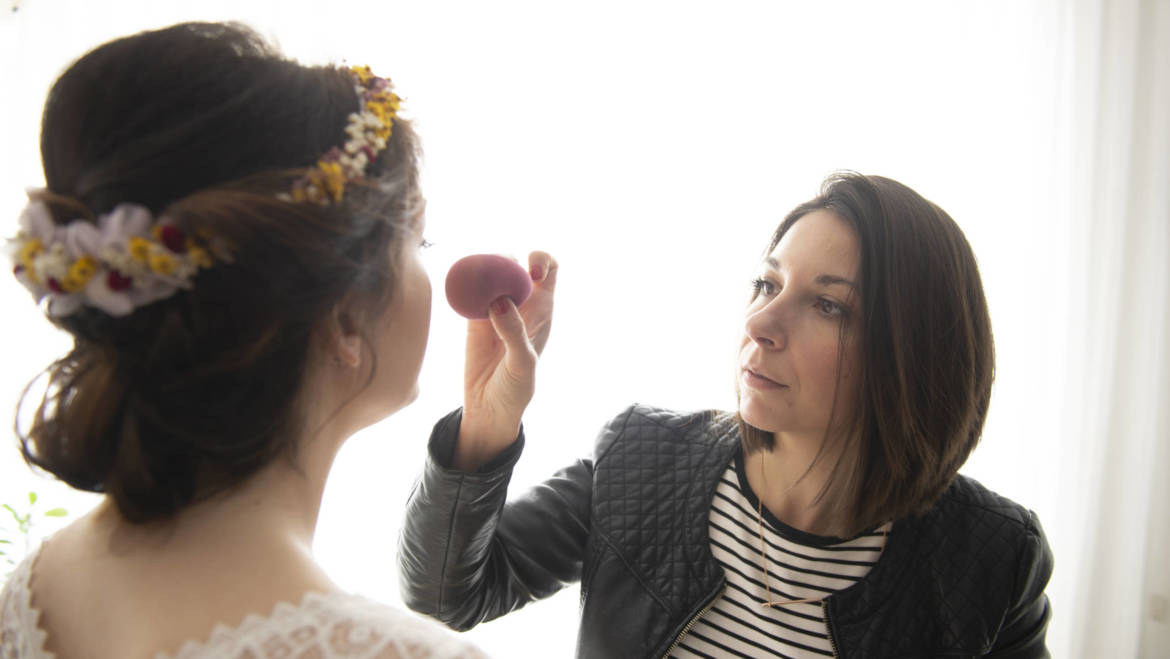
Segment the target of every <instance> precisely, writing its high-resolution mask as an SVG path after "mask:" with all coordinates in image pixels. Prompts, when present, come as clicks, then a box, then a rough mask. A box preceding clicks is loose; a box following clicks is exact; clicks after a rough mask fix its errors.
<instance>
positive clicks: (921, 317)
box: [739, 172, 995, 537]
mask: <svg viewBox="0 0 1170 659" xmlns="http://www.w3.org/2000/svg"><path fill="white" fill-rule="evenodd" d="M816 210H825V211H829V212H831V213H833V214H834V215H835V216H837V217H838V218H840V219H841V220H843V221H844V222H845V223H846V224H848V225H849V226H850V227H851V228H852V229H853V231H854V232H855V234H856V236H857V240H858V244H859V246H860V251H861V254H860V264H859V273H858V278H859V281H858V282H857V292H856V293H854V295H856V299H857V300H858V303H859V308H860V310H861V313H860V314H858V317H857V318H856V319H853V320H851V321H849V322H855V323H857V325H856V326H855V327H853V328H848V327H847V326H846V325H844V324H843V325H842V328H841V337H842V341H841V344H840V345H841V352H840V353H839V354H838V364H840V363H841V361H840V360H841V359H843V358H844V347H845V345H846V340H849V337H852V340H854V341H857V342H859V343H858V348H859V352H860V362H861V364H860V373H859V381H860V386H859V387H858V395H857V402H856V404H855V405H854V407H853V414H852V415H851V417H852V418H839V417H840V415H838V414H837V413H836V408H837V404H836V402H835V403H834V414H833V415H832V416H833V417H834V419H835V420H834V422H833V423H832V424H831V425H833V426H834V427H843V428H847V429H848V431H847V432H845V433H843V434H842V435H841V439H840V441H841V442H842V445H841V446H840V448H841V449H842V450H841V451H840V453H839V457H838V459H837V461H836V464H835V465H834V466H833V469H832V471H831V474H830V476H829V481H828V483H826V485H825V486H824V488H823V489H822V490H821V492H820V496H819V497H818V500H822V499H823V500H824V501H825V503H826V505H827V506H828V507H829V510H830V511H832V512H834V513H836V514H835V515H834V517H836V518H837V519H841V520H847V521H845V522H843V523H842V525H841V526H840V528H836V529H833V531H834V532H835V533H837V534H840V535H842V536H845V537H849V536H853V535H856V534H858V533H861V532H863V531H865V530H867V529H872V528H875V527H876V526H878V525H880V524H882V523H884V522H887V521H890V520H896V519H900V518H902V517H905V516H907V515H914V514H921V513H923V512H925V511H926V510H927V509H928V508H929V507H930V506H931V504H933V503H934V501H935V500H937V499H938V497H939V496H940V495H941V494H942V492H943V491H944V490H945V489H946V488H947V486H948V485H949V484H950V483H951V481H952V480H953V479H954V477H955V475H956V474H957V473H958V470H959V467H961V466H962V465H963V463H964V462H966V460H967V457H968V456H969V455H970V453H971V451H972V450H973V449H974V448H975V445H976V444H977V443H978V441H979V437H980V434H981V433H982V431H983V422H984V419H985V418H986V416H987V408H988V404H989V402H990V399H991V383H992V380H993V379H994V374H995V347H994V343H993V341H992V335H991V318H990V315H989V314H988V310H987V301H986V299H985V298H984V294H983V284H982V282H981V280H980V277H979V268H978V265H977V264H976V261H975V255H974V253H973V252H972V251H971V246H970V245H969V244H968V243H967V239H966V238H965V237H964V236H963V232H962V230H961V229H960V228H959V226H958V225H957V224H956V223H955V221H954V220H953V219H951V217H950V216H949V215H947V213H946V212H945V211H943V210H942V209H941V208H939V207H938V206H937V205H935V204H933V203H931V202H930V201H927V200H926V199H924V198H923V197H922V196H920V195H919V194H918V193H916V192H915V191H914V190H911V189H910V188H908V187H906V186H905V185H902V184H901V183H899V182H897V181H894V180H891V179H888V178H883V177H881V176H865V175H861V174H856V173H852V172H846V173H839V174H835V175H833V176H830V177H829V178H828V179H826V180H825V182H824V184H823V185H822V187H821V192H820V194H819V195H818V196H817V197H816V198H815V199H813V200H811V201H808V202H806V203H804V204H801V205H800V206H797V207H796V208H795V209H793V211H792V212H791V213H789V214H788V216H787V217H785V218H784V221H783V222H781V224H780V226H779V227H778V228H777V229H776V232H775V233H774V234H773V236H772V241H771V243H770V245H769V246H768V249H767V251H766V252H765V254H767V253H771V252H772V250H773V249H775V248H776V245H777V244H779V243H780V240H781V239H782V238H783V237H784V235H785V234H786V233H787V232H788V230H789V229H791V228H792V226H793V225H794V224H796V223H797V222H799V221H800V219H801V218H802V217H804V216H805V215H807V214H809V213H811V212H813V211H816ZM849 329H852V330H853V331H852V332H848V331H847V330H849ZM838 373H840V369H838ZM843 393H844V392H842V391H841V390H840V388H839V389H838V392H837V400H840V398H841V396H842V394H843ZM739 423H740V432H741V437H742V441H743V444H744V449H745V451H747V452H749V453H750V452H754V451H759V450H766V451H768V450H771V449H772V446H773V442H774V438H773V436H772V433H770V432H766V431H763V430H761V429H759V428H755V427H753V426H751V425H749V424H748V423H747V422H745V421H744V420H743V418H742V417H740V419H739ZM827 448H828V446H827V444H826V445H822V448H821V452H820V454H818V457H817V459H818V460H819V459H821V458H822V457H823V456H824V455H826V454H827V451H826V449H827Z"/></svg>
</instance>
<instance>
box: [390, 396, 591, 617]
mask: <svg viewBox="0 0 1170 659" xmlns="http://www.w3.org/2000/svg"><path fill="white" fill-rule="evenodd" d="M461 418H462V416H461V412H460V411H456V412H454V413H452V414H451V415H448V416H447V417H445V418H443V419H442V420H440V421H439V422H438V423H437V424H436V425H435V428H434V431H433V432H432V434H431V440H430V444H429V456H428V458H427V462H426V465H425V467H424V469H423V474H422V477H421V478H420V479H419V481H418V482H417V483H416V485H415V488H414V491H413V492H412V493H411V496H410V499H409V501H408V502H407V505H406V515H405V521H404V523H403V530H402V534H401V536H400V538H399V552H398V567H399V574H400V577H399V584H400V588H401V591H402V599H403V601H404V602H405V603H406V605H407V606H409V607H410V608H411V609H413V610H415V611H417V612H419V613H422V614H425V615H429V616H432V617H434V618H437V619H438V620H439V621H441V622H443V623H444V624H446V625H447V626H449V627H451V628H453V629H457V630H460V631H463V630H467V629H470V628H472V627H474V626H475V625H477V624H478V623H480V622H483V621H485V620H491V619H493V618H497V617H499V616H501V615H504V614H505V613H508V612H510V611H513V610H515V609H518V608H520V607H522V606H524V605H525V604H527V603H528V602H531V601H533V600H536V599H541V598H544V597H548V596H549V595H551V594H553V593H555V592H556V591H558V590H560V589H561V588H563V587H564V586H566V585H568V584H569V583H572V582H574V581H577V580H579V579H580V578H581V566H582V562H583V556H584V553H585V545H586V540H587V536H588V531H589V522H588V520H589V504H590V491H591V481H592V473H593V465H592V461H591V460H578V461H577V462H575V463H574V464H572V465H571V466H569V467H567V468H565V469H562V470H561V471H559V472H557V473H556V474H554V475H553V476H552V478H549V479H548V480H546V481H544V482H543V483H541V484H540V485H538V486H536V487H534V488H532V489H530V490H528V491H527V492H525V493H524V494H523V495H522V496H519V497H517V498H516V499H515V500H513V501H511V502H507V503H505V501H506V499H507V490H508V482H509V480H510V479H511V475H512V468H513V466H514V465H515V463H516V461H517V460H518V459H519V457H520V452H521V450H522V449H523V442H524V438H523V431H521V436H520V437H519V438H518V439H517V441H516V443H515V444H514V445H513V446H512V448H510V449H509V450H507V451H505V453H504V454H503V455H501V456H500V457H499V458H497V459H496V460H493V461H492V462H491V463H489V464H487V465H484V467H483V468H481V469H480V470H479V471H477V472H475V473H463V472H459V471H456V470H454V469H451V468H450V467H449V466H448V465H449V464H450V461H451V455H452V452H453V448H454V444H455V441H456V439H457V438H458V434H459V422H460V419H461Z"/></svg>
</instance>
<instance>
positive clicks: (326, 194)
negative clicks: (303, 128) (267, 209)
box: [278, 66, 402, 206]
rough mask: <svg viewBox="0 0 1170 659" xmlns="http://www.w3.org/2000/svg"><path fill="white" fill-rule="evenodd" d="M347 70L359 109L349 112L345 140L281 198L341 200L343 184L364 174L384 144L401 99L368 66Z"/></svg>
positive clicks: (323, 204)
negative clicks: (352, 82) (359, 105)
mask: <svg viewBox="0 0 1170 659" xmlns="http://www.w3.org/2000/svg"><path fill="white" fill-rule="evenodd" d="M346 71H347V72H348V73H349V74H350V76H352V78H353V81H354V91H355V92H356V93H357V95H358V99H359V101H360V102H361V110H360V111H359V112H353V113H350V115H349V119H348V123H347V124H346V126H345V134H346V136H347V139H346V142H345V144H344V145H342V146H341V147H333V148H332V149H330V150H329V151H328V152H327V153H325V155H323V156H321V159H320V160H318V161H317V165H316V166H315V167H313V168H312V169H310V170H309V171H308V172H307V173H306V174H305V175H304V176H302V177H301V178H299V179H297V180H296V181H295V182H294V183H293V186H292V191H291V192H290V193H282V194H280V195H278V196H279V197H280V198H281V199H284V200H286V201H298V202H310V203H315V204H320V205H322V206H327V205H329V204H330V203H336V202H340V201H341V200H342V199H343V198H344V196H345V184H346V183H347V182H349V181H355V180H359V179H361V178H364V177H365V175H366V167H367V166H369V164H370V163H371V162H373V161H374V159H375V158H377V157H378V154H379V153H381V152H382V150H383V149H385V148H386V140H387V139H389V138H390V131H391V127H392V126H393V123H394V119H395V118H396V117H397V116H398V108H399V106H400V105H401V103H402V99H400V98H398V95H396V94H395V93H394V92H393V91H392V88H391V85H390V81H389V80H387V79H385V78H379V77H378V76H376V75H374V72H373V71H371V70H370V67H368V66H354V67H350V68H348V69H346Z"/></svg>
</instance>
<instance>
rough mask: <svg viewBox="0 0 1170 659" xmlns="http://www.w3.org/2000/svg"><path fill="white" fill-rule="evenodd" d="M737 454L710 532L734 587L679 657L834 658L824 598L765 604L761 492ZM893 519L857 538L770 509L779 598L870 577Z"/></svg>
mask: <svg viewBox="0 0 1170 659" xmlns="http://www.w3.org/2000/svg"><path fill="white" fill-rule="evenodd" d="M742 464H743V459H742V455H740V456H737V457H736V458H735V459H734V460H732V462H731V465H729V466H728V468H727V471H725V472H724V473H723V477H722V479H721V481H720V483H719V485H718V486H717V487H716V490H715V499H714V500H713V501H712V504H711V513H710V516H709V524H708V533H709V537H710V540H711V552H712V554H714V556H715V560H717V561H719V563H720V565H722V566H723V570H724V572H725V573H726V575H727V587H726V588H725V589H724V591H723V594H722V595H721V596H720V597H719V598H718V599H717V600H716V601H715V603H714V604H713V605H712V606H711V608H710V609H708V610H707V612H706V613H705V614H703V617H702V618H700V619H699V620H698V622H696V623H695V625H694V627H692V628H691V631H690V632H688V633H687V635H686V636H684V637H683V639H682V641H681V642H680V643H679V645H678V647H677V648H675V652H674V654H673V655H672V656H674V657H679V658H680V659H681V658H689V657H753V658H755V657H791V658H794V659H795V658H801V659H804V658H809V657H831V656H833V650H832V646H831V645H830V643H829V633H828V628H827V627H826V625H825V614H824V609H823V608H822V607H821V604H820V603H819V602H813V603H805V604H789V605H785V606H776V607H765V606H761V602H764V601H766V600H767V599H768V593H767V590H766V589H765V587H764V571H763V569H761V563H760V535H759V519H758V517H757V513H756V501H757V499H756V497H755V494H754V493H752V491H751V488H749V487H748V484H747V478H746V477H745V476H744V473H743V467H742ZM889 527H890V525H889V524H886V525H884V526H882V527H881V528H879V529H877V530H876V531H873V532H871V533H866V534H862V535H861V536H858V537H856V538H853V539H851V540H840V539H839V538H825V537H820V536H814V535H811V534H808V533H804V532H803V531H799V530H797V529H794V528H792V527H790V526H787V525H785V524H784V523H783V522H780V521H779V520H777V519H776V518H775V517H773V516H772V515H771V514H770V513H769V512H768V511H767V510H766V509H765V510H764V541H765V544H766V547H767V551H766V553H767V557H768V582H769V584H770V585H771V589H772V600H773V601H778V600H795V599H808V598H818V599H819V598H822V597H824V596H826V595H828V594H830V593H833V592H835V591H838V590H842V589H844V588H848V587H849V586H850V585H852V584H853V583H856V582H857V581H858V580H860V579H861V578H863V577H864V576H865V575H866V574H868V573H869V570H870V568H872V567H873V565H874V564H875V563H877V560H878V557H879V556H880V555H881V547H882V540H883V537H884V535H885V534H886V533H887V532H888V531H889Z"/></svg>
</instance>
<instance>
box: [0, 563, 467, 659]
mask: <svg viewBox="0 0 1170 659" xmlns="http://www.w3.org/2000/svg"><path fill="white" fill-rule="evenodd" d="M39 553H40V548H38V549H37V550H36V551H34V552H33V553H32V554H31V555H30V556H28V557H27V558H25V560H24V561H23V562H22V563H21V564H20V565H19V566H17V568H16V570H15V571H14V572H13V573H12V574H10V575H9V577H8V581H7V583H6V584H5V585H4V589H3V591H0V659H54V654H53V653H51V652H45V651H44V649H43V648H44V645H45V640H46V638H47V634H46V632H45V631H44V630H43V629H41V627H40V624H39V622H40V616H41V614H40V611H37V610H36V609H34V608H33V606H32V592H31V590H30V588H29V580H30V579H31V577H32V566H33V564H34V563H35V561H36V556H37V554H39ZM486 656H487V655H485V654H484V653H483V652H481V651H480V650H478V649H476V648H475V647H474V646H472V645H470V644H468V643H467V642H466V641H463V640H462V639H460V638H459V637H458V636H456V635H455V634H454V633H452V632H450V631H447V630H446V629H444V628H442V627H441V626H440V625H439V624H438V623H436V622H434V621H432V620H428V619H424V618H419V617H417V616H414V615H412V614H409V613H406V612H405V611H402V610H399V609H396V608H393V607H390V606H387V605H385V604H381V603H379V602H375V601H373V600H370V599H367V598H365V597H361V596H358V595H350V594H348V593H307V594H306V595H305V596H304V599H303V600H302V601H301V603H300V604H299V605H295V606H294V605H292V604H289V603H287V602H281V603H279V604H277V605H276V607H275V608H274V609H273V611H272V613H271V614H269V615H267V616H260V615H250V616H248V617H247V618H245V619H244V621H243V622H242V623H240V624H239V625H237V626H235V627H227V626H225V625H219V626H217V627H216V628H215V630H213V631H212V632H211V636H210V638H209V639H208V640H206V641H201V642H197V641H188V642H187V643H186V644H184V645H183V647H182V648H181V649H180V650H179V652H178V653H176V654H175V655H173V656H172V655H166V654H159V655H157V657H158V659H212V658H215V659H359V658H360V659H455V658H456V657H458V658H463V657H469V658H473V659H486Z"/></svg>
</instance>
